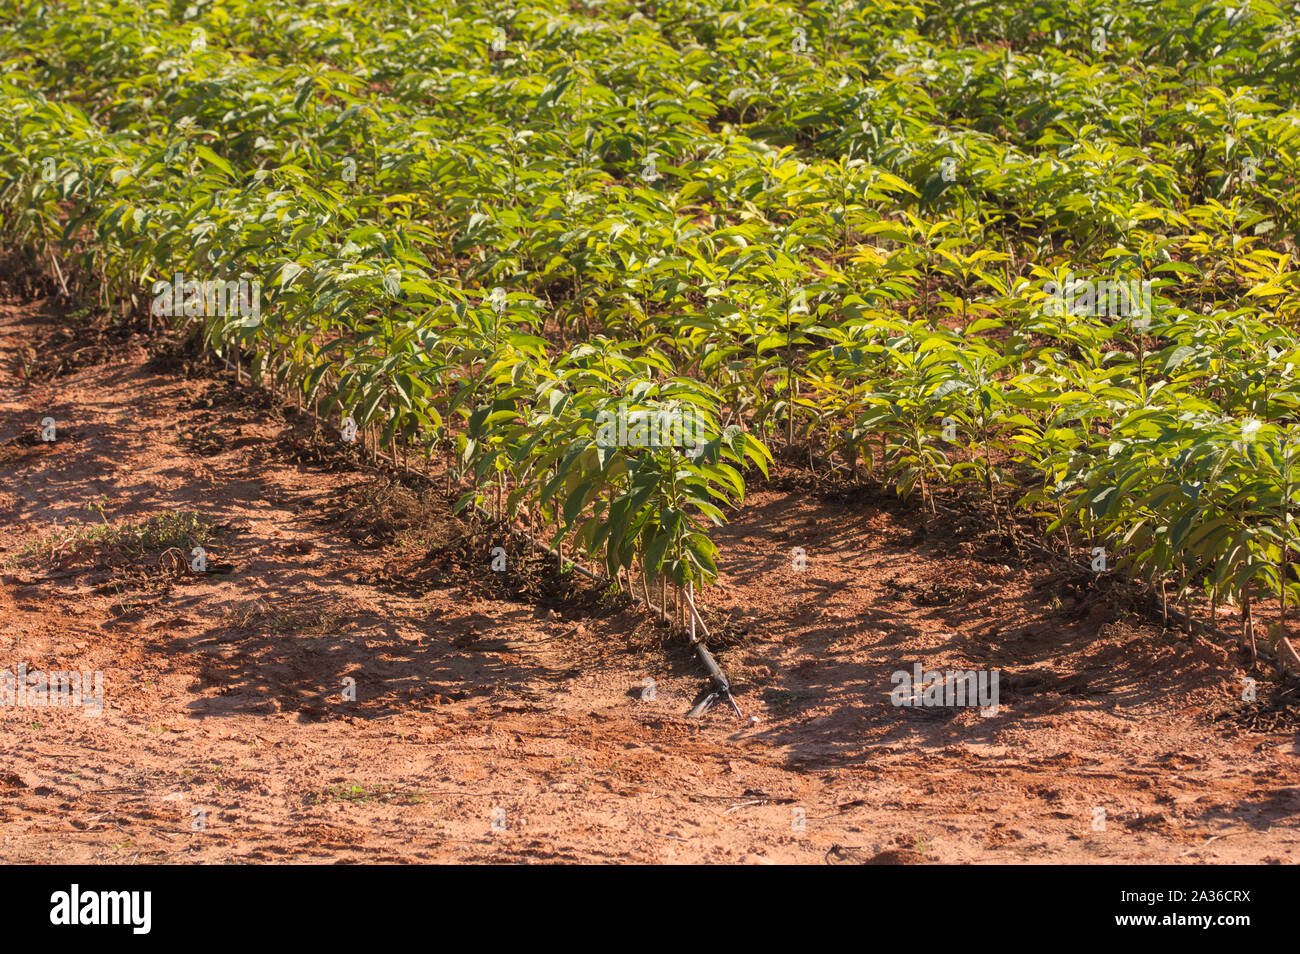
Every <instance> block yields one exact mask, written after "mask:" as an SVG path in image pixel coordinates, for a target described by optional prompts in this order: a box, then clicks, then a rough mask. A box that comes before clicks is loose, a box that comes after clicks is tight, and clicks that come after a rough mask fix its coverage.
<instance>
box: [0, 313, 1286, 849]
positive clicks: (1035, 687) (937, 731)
mask: <svg viewBox="0 0 1300 954" xmlns="http://www.w3.org/2000/svg"><path fill="white" fill-rule="evenodd" d="M64 327H65V323H64V322H63V321H62V320H61V319H58V318H56V317H54V316H52V315H49V314H47V313H45V312H43V311H41V310H40V309H38V308H36V307H19V306H17V305H15V304H12V303H10V304H8V305H4V306H0V564H3V563H5V562H6V561H12V560H15V559H18V561H19V564H20V565H18V566H16V567H11V568H10V569H8V570H6V571H4V572H3V574H2V575H0V670H3V669H8V670H10V671H13V670H15V669H16V667H17V666H19V665H20V664H25V666H26V667H27V670H28V671H29V672H33V673H34V672H37V671H56V670H99V671H102V673H103V679H104V711H103V713H102V715H101V716H99V717H97V718H96V717H89V718H88V717H83V716H82V715H81V714H80V713H78V712H74V711H71V710H67V709H50V708H22V707H10V706H0V753H3V762H0V858H4V859H5V860H9V861H17V862H133V861H140V862H165V861H204V862H226V861H275V860H299V861H416V860H429V861H605V860H608V861H616V860H635V861H648V862H654V861H670V862H671V861H680V862H700V861H718V862H737V861H748V862H787V861H796V862H819V863H820V862H822V861H824V860H830V861H832V862H839V863H857V862H863V861H868V860H876V861H902V862H913V861H915V862H924V861H943V862H959V861H970V862H987V861H993V862H1001V861H1028V862H1045V861H1120V860H1125V861H1149V862H1179V861H1183V862H1194V861H1221V862H1232V861H1241V862H1247V861H1272V862H1284V861H1285V862H1291V863H1294V862H1296V861H1297V860H1300V830H1298V824H1297V810H1300V784H1298V783H1300V745H1297V737H1296V735H1295V733H1294V731H1293V730H1292V731H1287V732H1281V733H1271V734H1270V733H1261V732H1253V731H1247V730H1245V729H1243V728H1241V727H1240V725H1239V724H1237V723H1233V722H1230V721H1229V722H1218V723H1215V722H1213V721H1212V720H1211V718H1210V716H1211V714H1212V713H1215V712H1218V711H1220V710H1223V709H1225V708H1228V707H1231V706H1232V705H1233V702H1234V699H1236V698H1237V697H1238V696H1239V694H1240V686H1241V682H1240V680H1241V677H1242V676H1243V675H1244V672H1243V671H1242V670H1240V669H1239V668H1238V661H1237V660H1236V659H1235V658H1234V659H1232V660H1229V659H1228V658H1227V656H1226V654H1221V653H1218V652H1217V651H1213V650H1207V649H1206V648H1204V647H1202V648H1199V649H1197V648H1194V647H1192V646H1190V645H1189V644H1187V643H1185V642H1180V641H1179V640H1177V639H1176V638H1174V637H1171V636H1162V635H1160V634H1159V633H1158V632H1156V631H1155V630H1153V629H1152V628H1151V627H1149V626H1146V625H1143V624H1140V623H1136V622H1133V621H1131V620H1128V621H1126V620H1123V619H1119V620H1112V618H1111V617H1112V615H1114V614H1113V611H1112V610H1111V609H1110V608H1109V607H1108V606H1107V605H1106V604H1105V603H1102V602H1098V600H1097V597H1096V595H1095V594H1092V593H1091V592H1090V590H1089V588H1088V586H1087V584H1086V581H1085V582H1080V581H1078V580H1073V579H1070V578H1069V577H1068V576H1067V575H1062V574H1061V573H1059V572H1058V571H1057V570H1056V569H1055V568H1053V567H1050V566H1045V565H1040V564H1027V565H1016V566H1011V565H1008V564H1007V563H1005V562H1002V561H1004V560H1005V559H1006V557H1005V555H1000V554H999V553H998V552H997V550H996V549H995V548H994V549H990V548H989V547H988V546H986V545H985V544H984V543H982V542H981V538H980V537H979V536H978V535H976V534H973V533H972V534H969V535H966V536H963V532H962V531H960V529H959V528H953V527H951V526H948V527H944V528H942V540H938V539H936V538H935V536H934V535H926V534H924V533H921V532H919V531H918V524H917V520H916V518H915V516H914V515H913V514H910V513H908V512H906V511H902V510H900V509H899V508H898V507H897V505H896V504H895V503H894V502H893V501H891V500H877V499H873V498H871V497H869V496H864V495H859V496H858V497H856V498H840V499H835V498H826V499H823V498H820V497H818V496H817V495H815V494H811V493H808V492H804V491H800V490H799V489H797V487H794V486H791V487H790V488H789V489H785V490H766V491H763V492H761V493H758V494H755V495H754V496H752V497H751V499H750V501H749V502H748V503H747V505H746V507H745V509H744V511H743V512H742V513H741V514H738V515H737V517H736V519H735V520H734V521H733V522H732V523H731V524H730V525H729V526H728V527H727V528H726V529H725V530H724V531H723V532H722V533H721V535H720V538H719V544H720V546H721V547H722V553H723V558H724V561H725V563H724V575H723V577H722V579H721V580H720V582H719V586H718V587H716V588H715V589H713V590H712V591H711V592H710V593H708V594H707V596H706V601H707V604H708V606H709V607H710V608H711V611H712V612H713V613H714V614H715V615H714V618H715V619H716V620H717V621H718V622H720V623H722V624H723V628H724V630H725V632H726V634H727V636H726V637H725V638H724V639H723V640H722V641H721V643H722V646H723V649H722V651H721V654H720V655H721V658H722V662H723V665H724V667H726V668H727V669H728V672H729V674H730V675H731V676H732V678H733V680H734V681H735V682H736V683H737V687H738V694H737V699H738V701H739V703H740V705H741V707H742V708H743V709H744V712H745V715H746V716H750V715H753V716H756V717H757V719H758V721H757V723H756V724H750V723H748V722H743V721H741V720H738V719H736V718H735V717H734V715H733V714H731V713H729V712H728V711H726V710H715V711H713V712H711V713H709V714H708V715H707V716H706V717H705V718H704V719H703V720H699V721H691V720H687V719H686V718H684V713H685V712H686V710H687V709H688V708H689V707H690V705H691V703H692V702H693V701H694V698H695V695H696V693H697V691H698V690H699V688H700V687H701V685H702V684H703V679H702V676H701V673H700V671H699V669H698V668H697V666H696V664H695V662H694V660H693V659H692V657H691V656H690V655H689V654H688V653H687V652H686V651H685V650H684V649H683V648H682V647H681V645H680V644H679V642H678V641H677V640H666V639H665V637H664V636H663V635H662V634H660V633H659V632H658V631H656V630H655V629H654V628H653V627H651V626H650V625H649V623H648V622H647V621H646V619H645V617H644V615H643V614H642V613H640V612H638V611H636V610H635V609H631V608H628V607H626V606H619V605H613V606H610V605H604V604H601V603H600V595H599V594H593V593H590V592H586V591H566V590H564V589H563V587H564V586H565V585H566V584H564V583H562V582H560V581H555V580H550V581H547V580H545V579H544V578H538V577H536V574H535V573H533V575H532V576H531V577H528V576H527V575H526V574H521V575H519V576H517V577H514V578H513V579H512V576H513V575H514V572H515V569H514V568H515V564H516V563H521V564H522V560H521V558H520V556H519V555H518V554H516V553H514V552H512V553H511V555H510V560H511V565H510V566H509V567H508V569H507V572H506V573H504V574H493V573H492V572H491V571H490V570H489V569H488V560H489V558H488V554H487V553H486V552H483V553H482V554H481V560H480V559H478V557H477V554H478V551H479V550H481V549H484V550H485V548H484V547H483V546H482V543H481V541H475V542H472V543H471V542H464V541H460V539H459V538H460V537H461V536H462V534H464V533H465V527H463V526H462V525H460V524H459V523H457V522H456V521H454V520H453V519H452V518H450V517H448V516H447V512H446V507H445V504H444V502H443V501H442V500H441V499H440V498H438V497H437V495H435V494H425V495H424V496H423V497H421V496H420V495H419V494H417V493H414V492H412V491H409V490H404V489H402V488H401V487H400V486H397V485H395V484H393V483H392V482H391V481H389V480H388V479H387V478H383V477H376V476H375V475H374V474H371V473H367V472H365V471H362V470H356V469H352V468H350V467H349V466H348V465H347V462H346V460H343V459H341V457H342V454H341V452H340V454H324V455H322V454H321V453H320V452H319V451H318V449H317V448H316V446H315V445H314V444H312V443H311V441H310V436H311V435H310V427H309V425H307V424H305V422H303V421H301V420H300V419H298V420H289V419H286V416H285V415H284V414H283V413H282V412H281V410H280V409H279V408H278V407H277V406H276V405H274V404H273V402H271V401H270V399H269V398H266V397H265V396H264V395H263V396H262V397H261V398H260V401H259V399H258V398H257V397H256V396H254V397H252V398H250V396H249V392H248V390H247V389H239V388H235V387H233V386H232V384H231V382H230V381H229V379H228V377H226V376H222V377H218V376H216V375H213V374H208V373H204V374H199V375H196V376H193V377H187V376H186V374H185V373H184V369H183V368H181V367H179V366H175V362H173V363H172V365H173V366H168V365H167V362H165V361H163V362H160V361H157V360H155V361H153V362H152V363H151V362H150V360H149V353H148V350H147V345H148V342H147V341H145V340H143V339H137V340H133V341H114V342H111V343H108V344H106V345H105V346H104V347H102V348H101V347H98V346H97V345H96V343H95V342H94V341H93V340H91V339H90V338H89V337H88V336H86V335H84V334H83V333H78V334H76V335H72V334H70V333H66V332H63V331H62V330H61V329H63V328H64ZM78 352H80V354H78ZM60 363H62V364H64V365H65V367H63V369H62V370H61V371H58V373H55V374H54V375H53V376H50V375H49V372H51V371H55V370H57V366H58V365H59V364H60ZM81 365H84V366H81ZM24 366H26V367H29V368H30V367H35V368H36V371H37V380H36V382H35V383H28V382H27V381H25V380H24V374H23V368H24ZM46 416H51V417H53V418H54V419H55V421H56V426H57V428H58V430H57V439H56V440H55V441H54V442H53V443H46V442H42V441H40V440H39V438H38V437H37V433H38V427H37V424H38V421H40V420H41V419H42V418H44V417H46ZM88 505H90V509H87V507H88ZM97 508H98V509H97ZM101 513H102V516H101ZM181 513H194V514H197V515H199V517H200V518H202V521H203V523H204V525H206V526H209V527H210V528H212V530H211V532H212V534H213V538H212V541H211V543H210V544H209V545H208V546H207V547H206V548H205V549H206V550H207V551H208V553H207V558H208V560H209V561H210V566H209V569H210V570H211V571H212V572H209V573H206V574H203V575H199V574H194V573H190V572H186V571H185V569H184V567H183V566H181V565H180V564H179V561H178V560H177V559H174V558H175V557H176V555H175V554H172V555H163V554H160V553H158V552H155V551H150V552H149V553H147V554H146V555H144V556H142V557H140V558H138V559H123V558H122V557H121V554H120V553H117V554H114V553H113V552H103V551H94V552H92V553H91V554H90V555H88V556H86V555H77V556H74V555H71V554H65V555H64V556H57V555H56V556H55V557H54V558H53V559H51V558H50V555H49V554H48V553H45V554H27V553H26V549H27V548H29V547H30V545H31V544H32V542H33V541H36V540H40V539H42V538H44V537H47V536H48V535H49V534H50V533H51V532H52V531H53V530H54V528H55V526H56V525H58V526H59V527H62V528H65V529H64V532H65V533H66V532H67V529H66V528H68V527H69V526H70V525H71V524H75V523H87V524H94V523H101V522H102V521H104V520H108V521H112V522H119V521H140V520H144V519H145V518H147V517H149V516H151V515H159V514H161V515H173V516H175V515H177V514H181ZM795 547H800V548H802V549H803V551H804V554H805V558H806V565H805V566H804V567H803V568H802V569H796V568H795V559H794V557H793V556H792V550H793V548H795ZM185 559H186V560H188V559H189V556H188V554H186V555H185ZM160 561H161V562H160ZM169 561H170V563H169ZM96 563H99V564H101V565H96ZM169 566H170V567H171V568H170V569H169V568H168V567H169ZM525 568H526V567H523V566H522V565H521V566H520V567H519V569H525ZM916 662H920V663H922V664H923V665H924V667H925V668H926V669H927V670H928V669H963V670H966V669H986V668H998V669H999V670H1000V673H1001V682H1000V695H999V706H998V711H997V712H996V714H992V715H981V713H980V712H979V711H978V710H976V709H973V708H967V709H960V710H955V709H934V708H907V707H897V706H895V705H893V704H891V702H890V698H889V692H890V690H891V688H893V684H892V682H891V673H893V672H894V671H896V670H910V669H911V667H912V665H913V663H916ZM647 679H653V680H654V687H655V689H654V697H653V698H643V696H644V695H646V694H645V693H643V686H644V685H645V680H647ZM348 680H355V693H356V700H355V701H354V702H353V701H345V700H344V697H343V694H344V692H345V691H346V689H347V687H348V685H349V682H348ZM1099 809H1101V810H1104V811H1105V813H1106V814H1105V819H1106V824H1105V829H1104V831H1099V830H1095V827H1094V826H1095V823H1096V822H1097V820H1098V819H1099V817H1100V816H1099V815H1098V810H1099ZM494 819H495V823H496V826H497V829H498V830H494ZM801 821H802V827H801V825H800V822H801ZM200 823H201V824H200Z"/></svg>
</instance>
